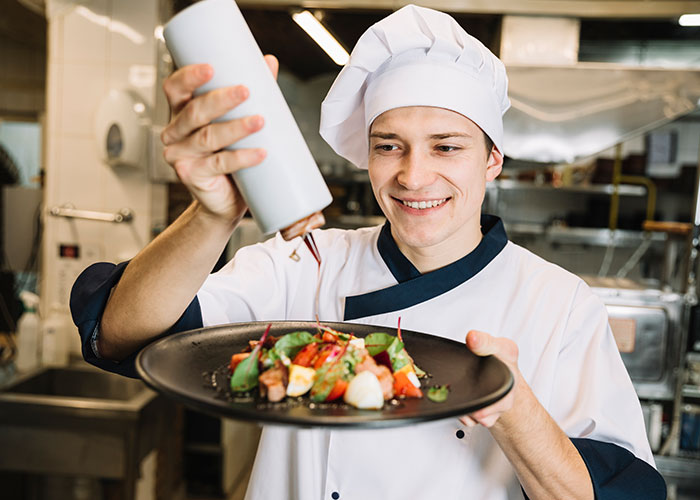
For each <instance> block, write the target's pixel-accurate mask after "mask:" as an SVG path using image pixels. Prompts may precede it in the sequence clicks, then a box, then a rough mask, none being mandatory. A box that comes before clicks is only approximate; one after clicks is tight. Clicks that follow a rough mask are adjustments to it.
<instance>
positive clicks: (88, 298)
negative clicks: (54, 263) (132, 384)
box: [70, 262, 202, 378]
mask: <svg viewBox="0 0 700 500" xmlns="http://www.w3.org/2000/svg"><path fill="white" fill-rule="evenodd" d="M127 264H128V262H122V263H120V264H118V265H114V264H112V263H108V262H98V263H97V264H93V265H91V266H90V267H88V268H87V269H85V270H84V271H83V272H82V273H81V274H80V276H78V279H76V281H75V283H74V284H73V289H72V290H71V296H70V310H71V315H72V316H73V323H75V325H76V326H77V327H78V333H79V334H80V340H81V344H82V352H83V358H84V359H85V361H87V362H88V363H90V364H92V365H95V366H97V367H98V368H102V369H103V370H107V371H110V372H113V373H118V374H120V375H124V376H127V377H132V378H138V374H137V372H136V366H135V360H136V356H137V354H138V351H136V352H134V353H132V354H131V355H130V356H128V357H127V358H126V359H124V360H122V361H120V362H118V363H117V362H114V361H111V360H108V359H103V358H99V357H98V356H97V354H96V351H95V349H94V348H93V344H94V343H95V340H96V335H98V334H99V325H100V321H101V319H102V313H103V312H104V309H105V306H106V305H107V300H108V299H109V295H110V293H111V291H112V288H114V286H115V285H116V284H117V283H118V282H119V279H120V278H121V276H122V274H123V273H124V269H126V266H127ZM201 327H202V311H201V308H200V307H199V301H198V300H197V297H195V298H194V300H192V302H191V303H190V305H189V306H187V309H186V310H185V312H184V313H183V314H182V316H180V318H179V319H178V320H177V322H176V323H175V324H174V325H173V326H172V327H171V328H170V329H169V330H168V331H167V332H165V333H164V334H163V335H162V336H165V335H170V334H172V333H177V332H183V331H186V330H193V329H196V328H201Z"/></svg>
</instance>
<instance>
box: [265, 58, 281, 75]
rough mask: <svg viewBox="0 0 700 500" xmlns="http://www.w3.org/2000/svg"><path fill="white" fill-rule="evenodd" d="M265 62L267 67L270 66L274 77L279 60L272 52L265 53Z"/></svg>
mask: <svg viewBox="0 0 700 500" xmlns="http://www.w3.org/2000/svg"><path fill="white" fill-rule="evenodd" d="M265 62H266V63H267V67H268V68H270V71H271V72H272V76H274V77H275V79H276V78H277V74H278V73H279V70H280V62H279V61H278V60H277V58H276V57H275V56H273V55H272V54H266V55H265Z"/></svg>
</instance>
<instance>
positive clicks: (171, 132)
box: [160, 85, 250, 146]
mask: <svg viewBox="0 0 700 500" xmlns="http://www.w3.org/2000/svg"><path fill="white" fill-rule="evenodd" d="M249 94H250V93H249V91H248V89H247V88H246V87H244V86H243V85H237V86H236V87H225V88H221V89H216V90H212V91H211V92H207V93H206V94H204V95H202V96H200V97H198V98H196V99H192V100H191V101H189V102H188V103H187V104H186V105H185V107H184V108H183V109H182V111H180V112H179V113H178V114H177V116H176V117H175V118H174V119H173V120H171V121H170V123H169V124H168V126H167V127H165V128H164V129H163V132H162V133H161V135H160V138H161V140H162V141H163V144H164V145H165V146H169V145H171V144H174V143H176V142H180V141H182V140H183V139H185V138H186V137H187V136H189V135H190V134H192V133H193V132H195V131H196V130H198V129H200V128H202V127H204V126H205V125H208V124H209V123H210V122H211V121H212V120H214V119H215V118H219V117H220V116H222V115H224V114H226V113H227V112H228V111H230V110H231V109H233V108H235V107H236V106H238V105H239V104H240V103H242V102H243V101H245V100H246V99H247V98H248V95H249Z"/></svg>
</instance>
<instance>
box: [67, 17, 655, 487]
mask: <svg viewBox="0 0 700 500" xmlns="http://www.w3.org/2000/svg"><path fill="white" fill-rule="evenodd" d="M267 61H268V64H269V65H270V67H271V69H272V71H273V72H276V61H275V60H274V58H271V57H268V58H267ZM211 76H212V69H211V68H210V67H209V66H207V65H198V66H191V67H185V68H182V69H180V70H178V71H177V72H175V73H174V74H173V75H172V76H171V77H169V78H168V79H167V81H166V82H165V85H164V89H165V92H166V95H167V97H168V100H169V102H170V105H171V108H172V111H173V118H172V120H171V122H170V124H169V125H168V126H167V127H166V128H165V130H164V132H163V134H162V139H163V142H164V144H165V157H166V159H167V160H168V162H169V163H170V164H171V165H172V166H173V168H174V169H175V170H176V172H177V174H178V176H179V177H180V179H181V180H182V182H183V183H184V184H185V185H186V186H187V187H188V189H189V190H190V192H191V193H192V195H193V197H194V199H195V201H194V202H193V204H192V205H191V206H190V207H189V208H188V209H187V210H186V211H185V212H184V213H183V215H182V216H181V217H180V218H178V220H177V221H176V222H174V223H173V224H172V225H171V226H170V227H169V228H168V229H167V230H166V231H164V232H163V234H161V235H160V236H159V237H158V238H156V239H155V240H154V241H153V242H152V243H150V244H149V245H148V246H147V247H146V248H145V249H144V250H143V251H141V252H140V253H139V254H138V255H137V256H136V257H135V258H134V259H133V260H131V261H130V262H128V263H122V264H119V265H116V266H115V265H113V264H108V263H99V264H95V265H93V266H91V267H90V268H88V269H87V270H86V271H84V272H83V274H82V275H81V276H80V277H79V278H78V280H77V282H76V284H75V286H74V289H73V293H72V297H71V308H72V311H73V317H74V320H75V322H76V324H77V325H78V327H79V330H80V333H81V337H82V340H83V353H84V356H85V358H86V359H87V360H88V361H90V362H91V363H93V364H95V365H97V366H100V367H102V368H105V369H108V370H111V371H116V372H119V373H123V374H125V375H131V376H134V374H135V372H134V367H133V360H134V357H135V354H136V352H138V350H139V348H141V347H142V346H144V345H145V344H146V343H148V342H149V341H150V340H152V339H153V338H155V337H157V336H159V335H162V334H163V333H164V332H166V333H171V332H175V331H182V330H185V329H192V328H197V327H201V326H212V325H219V324H224V323H231V322H245V321H255V320H259V321H263V320H285V319H287V320H309V319H312V318H313V317H314V313H315V294H316V279H315V277H316V272H317V267H316V262H315V261H314V259H313V258H312V257H311V255H310V254H303V255H302V259H301V260H300V261H298V262H297V261H294V260H291V259H290V258H289V255H290V254H291V253H292V251H293V250H294V249H295V248H296V247H297V246H298V241H292V242H286V241H284V240H283V239H282V238H281V237H280V236H279V235H278V236H277V237H275V238H273V239H271V240H269V241H267V242H265V243H263V244H258V245H254V246H251V247H246V248H243V249H241V250H239V251H238V252H237V254H236V256H235V257H234V258H233V259H232V260H231V261H230V262H229V263H228V264H227V265H226V266H225V267H224V268H223V269H222V270H220V271H219V272H217V273H215V274H209V273H210V271H211V269H212V267H213V266H214V264H215V262H216V261H217V259H218V257H219V255H220V254H221V253H222V251H223V249H224V247H225V246H226V243H227V242H228V240H229V238H230V236H231V234H232V232H233V230H234V229H235V227H236V225H237V223H238V221H239V220H240V218H241V217H242V216H243V214H244V212H245V210H246V206H245V202H244V201H243V200H242V198H241V196H240V195H239V193H238V191H237V189H236V187H235V185H234V184H233V183H232V182H231V180H230V178H229V177H228V176H227V174H230V173H232V172H235V171H237V170H239V169H242V168H248V167H251V166H254V165H255V164H257V163H259V162H260V161H261V160H262V159H263V158H264V156H265V151H264V150H261V149H239V150H235V151H228V150H223V149H222V148H224V147H225V146H227V145H228V144H232V143H235V142H236V141H238V140H240V139H242V138H243V137H245V136H247V135H249V134H252V133H255V132H256V131H258V130H260V129H261V128H262V127H263V126H264V120H263V118H262V117H260V116H249V117H245V118H241V119H237V120H233V121H230V122H225V123H215V124H211V121H212V120H213V119H214V118H216V117H218V116H221V115H223V114H224V113H225V112H226V111H228V110H229V109H231V108H234V107H235V106H237V105H238V104H240V103H241V102H242V101H244V100H245V99H246V98H247V96H248V95H249V92H251V91H254V89H246V88H242V87H240V86H239V87H233V88H225V89H220V90H215V91H212V92H209V93H207V94H204V95H202V96H199V97H196V98H195V97H193V91H194V90H195V89H196V88H197V87H199V86H200V85H202V84H204V83H205V82H206V81H208V79H209V78H211ZM508 106H509V100H508V97H507V78H506V73H505V69H504V66H503V64H502V63H501V61H500V60H499V59H497V58H496V57H495V56H494V55H493V54H492V53H491V52H490V51H489V50H488V49H486V48H485V47H484V46H483V45H482V44H481V43H480V42H478V41H477V40H476V39H475V38H473V37H471V36H470V35H468V34H467V33H466V32H465V31H464V30H463V29H462V28H461V27H460V26H459V25H458V24H457V23H456V22H455V21H454V19H452V18H451V17H450V16H448V15H446V14H443V13H440V12H437V11H434V10H430V9H425V8H420V7H416V6H413V5H409V6H406V7H404V8H402V9H400V10H398V11H397V12H395V13H393V14H391V15H389V16H388V17H386V18H385V19H383V20H382V21H380V22H378V23H377V24H375V25H374V26H372V27H371V28H369V29H368V30H367V31H366V32H365V33H364V34H363V35H362V37H361V38H360V40H359V41H358V43H357V45H356V47H355V49H354V50H353V52H352V56H351V59H350V62H349V63H348V64H347V65H346V66H345V67H344V68H343V70H342V71H341V72H340V74H339V75H338V77H337V79H336V81H335V83H334V84H333V86H332V88H331V90H330V91H329V93H328V96H327V97H326V99H325V101H324V102H323V106H322V112H321V113H322V116H321V134H322V136H323V137H324V138H325V139H326V141H327V142H328V143H329V144H330V145H331V146H332V147H333V148H334V149H335V151H336V152H337V153H338V154H340V155H341V156H343V157H345V158H347V159H348V160H350V161H351V162H353V163H354V164H355V165H357V166H358V167H359V168H363V169H368V170H369V177H370V181H371V184H372V188H373V191H374V194H375V196H376V198H377V201H378V203H379V205H380V207H381V208H382V211H383V212H384V214H385V215H386V218H387V223H386V224H384V225H383V226H379V227H369V228H363V229H358V230H352V231H345V230H335V229H329V230H316V231H314V238H315V240H316V243H317V245H318V247H319V249H320V253H321V255H322V257H323V259H324V260H323V264H322V266H321V270H320V273H321V285H320V286H321V288H320V301H319V306H318V312H319V315H320V318H321V320H325V321H350V322H357V323H367V324H373V325H383V326H387V327H395V326H396V324H397V321H398V318H399V317H401V319H402V326H404V327H405V328H406V329H410V330H417V331H423V332H430V333H432V334H435V335H439V336H441V337H445V338H448V339H452V340H456V341H459V342H466V347H465V348H469V349H471V350H472V351H473V352H475V353H476V354H478V355H495V356H496V357H498V358H499V359H501V360H502V361H503V362H505V363H506V364H507V365H508V366H509V368H510V369H511V371H512V372H513V374H514V377H515V385H514V387H513V389H512V391H511V392H510V393H509V395H508V396H507V397H505V398H504V399H502V400H501V401H499V402H498V403H496V404H494V405H492V406H490V407H488V408H485V409H482V410H479V411H477V412H475V413H473V414H471V415H468V416H464V417H463V418H461V419H446V420H441V421H437V422H432V423H425V424H416V425H411V426H408V427H400V428H393V429H388V430H387V429H383V430H346V431H331V430H326V429H323V428H315V429H294V428H289V427H274V426H270V427H265V428H264V430H263V433H262V437H261V442H260V445H259V449H258V453H257V457H256V460H255V465H254V468H253V472H252V477H251V480H250V484H249V487H248V492H247V497H246V498H247V499H250V500H262V499H282V498H289V499H298V500H308V499H314V500H321V499H336V500H337V499H339V498H340V499H345V500H367V499H406V498H412V499H456V498H469V499H484V500H486V499H488V500H502V499H516V498H523V495H524V494H525V495H526V497H527V498H530V499H533V500H534V499H545V498H546V499H552V498H553V499H566V500H570V499H593V498H597V499H601V500H602V499H642V498H644V499H663V498H665V495H666V490H665V485H664V482H663V479H662V478H661V476H660V475H659V474H658V473H657V472H656V470H655V469H654V467H653V465H654V463H653V457H652V454H651V451H650V449H649V445H648V443H647V439H646V435H645V430H644V422H643V418H642V412H641V408H640V404H639V402H638V400H637V397H636V394H635V391H634V389H633V387H632V384H631V382H630V379H629V377H628V375H627V373H626V371H625V368H624V365H623V364H622V361H621V359H620V355H619V353H618V351H617V348H616V346H615V342H614V340H613V337H612V334H611V331H610V328H609V326H608V321H607V316H606V310H605V307H604V305H603V304H602V303H601V301H600V300H599V299H598V298H597V297H596V296H595V295H594V294H593V293H592V292H591V290H590V289H589V288H588V287H587V286H586V285H585V284H584V283H583V282H582V281H581V280H580V279H579V278H577V277H576V276H574V275H572V274H570V273H568V272H566V271H564V270H563V269H561V268H559V267H557V266H554V265H552V264H550V263H548V262H546V261H544V260H542V259H540V258H539V257H537V256H535V255H534V254H532V253H530V252H528V251H527V250H525V249H523V248H521V247H519V246H517V245H515V244H513V243H512V242H509V241H508V238H507V236H506V233H505V231H504V228H503V224H502V222H501V221H500V220H499V219H498V218H496V217H493V216H489V215H482V214H481V204H482V201H483V198H484V192H485V186H486V183H488V182H491V181H493V180H494V179H495V178H496V177H497V176H498V174H499V173H500V171H501V167H502V164H503V154H502V151H503V125H502V116H503V113H505V111H506V110H507V109H508ZM270 202H271V203H274V202H276V200H271V201H270ZM300 253H301V252H300Z"/></svg>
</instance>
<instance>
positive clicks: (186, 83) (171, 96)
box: [163, 64, 214, 115]
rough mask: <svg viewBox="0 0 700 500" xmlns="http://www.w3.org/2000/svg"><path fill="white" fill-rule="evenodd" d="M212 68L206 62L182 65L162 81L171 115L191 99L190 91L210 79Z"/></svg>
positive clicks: (212, 74)
mask: <svg viewBox="0 0 700 500" xmlns="http://www.w3.org/2000/svg"><path fill="white" fill-rule="evenodd" d="M212 76H214V69H213V68H212V67H211V66H210V65H208V64H193V65H190V66H184V67H182V68H180V69H178V70H177V71H175V72H174V73H173V74H172V75H170V76H169V77H168V78H166V79H165V80H164V81H163V92H165V97H166V99H167V100H168V104H169V105H170V109H171V110H172V113H173V115H175V114H177V113H178V112H179V111H180V110H181V109H182V108H183V107H184V105H185V104H187V102H189V101H190V100H191V99H192V93H193V92H194V91H195V90H196V89H197V88H198V87H201V86H202V85H204V84H205V83H207V82H208V81H209V80H211V77H212Z"/></svg>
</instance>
